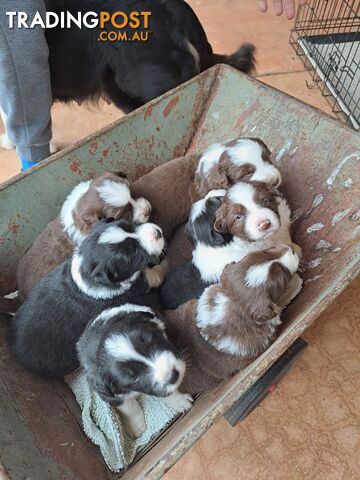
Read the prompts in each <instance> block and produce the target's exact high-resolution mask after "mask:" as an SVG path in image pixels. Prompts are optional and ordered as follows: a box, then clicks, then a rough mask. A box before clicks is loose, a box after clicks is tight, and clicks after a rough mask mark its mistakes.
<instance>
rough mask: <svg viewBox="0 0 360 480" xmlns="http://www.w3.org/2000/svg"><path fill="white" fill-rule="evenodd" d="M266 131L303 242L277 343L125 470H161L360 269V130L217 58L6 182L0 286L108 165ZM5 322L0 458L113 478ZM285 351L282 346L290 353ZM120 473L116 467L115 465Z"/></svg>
mask: <svg viewBox="0 0 360 480" xmlns="http://www.w3.org/2000/svg"><path fill="white" fill-rule="evenodd" d="M240 136H254V137H260V138H261V139H263V140H264V141H265V142H266V143H267V144H268V145H269V147H270V149H271V150H272V152H273V159H274V162H275V163H276V165H277V166H278V167H279V169H280V170H281V173H282V175H283V179H284V183H283V190H284V192H285V194H286V195H287V196H288V198H289V199H290V203H291V206H292V210H293V212H294V217H295V219H294V223H293V228H294V234H295V240H296V242H297V243H299V244H300V245H301V246H302V247H303V251H304V271H303V273H302V276H303V279H304V287H303V290H302V291H301V293H300V295H299V296H298V297H297V298H296V299H295V300H294V301H293V302H292V304H291V305H290V306H289V307H288V308H287V310H286V311H285V313H284V316H283V320H284V327H283V329H282V331H281V333H280V336H279V337H278V338H277V340H276V341H275V342H274V343H273V344H272V345H271V347H270V348H269V349H268V350H267V351H266V352H265V353H264V354H263V355H262V356H261V357H260V358H258V359H257V360H256V361H255V362H254V363H253V364H252V365H250V366H249V367H248V368H247V369H246V370H244V371H242V372H240V373H239V374H238V375H236V376H235V377H233V378H232V379H231V380H230V381H228V382H226V383H224V384H223V385H222V386H221V387H219V388H217V389H216V390H214V391H212V392H210V393H207V394H203V395H202V396H200V397H199V398H198V399H197V401H196V402H195V405H194V407H193V408H192V409H191V410H190V411H189V412H188V413H187V414H186V415H184V416H182V417H180V418H179V419H178V420H176V422H174V423H173V424H172V425H171V426H170V427H169V428H168V429H167V430H166V431H164V432H163V433H162V435H161V436H160V437H159V438H157V439H155V440H154V441H153V442H152V444H151V445H149V446H148V448H147V449H146V450H144V451H142V452H139V454H138V456H137V457H136V459H135V461H134V463H133V465H132V466H131V468H129V469H128V470H127V471H126V472H124V473H123V477H122V478H123V479H126V480H130V479H140V478H147V479H155V478H160V477H161V476H162V474H163V473H164V472H165V471H167V470H168V469H169V468H170V467H171V466H172V465H173V464H174V463H175V462H176V461H177V460H178V459H179V458H180V457H181V456H182V455H183V454H184V453H185V452H186V450H187V449H188V448H190V447H191V445H192V444H193V443H194V442H195V441H196V440H197V439H198V438H200V437H201V435H203V434H204V433H205V431H206V430H207V429H208V428H209V427H210V426H211V425H212V424H213V423H214V422H215V421H216V420H217V419H218V418H219V416H221V415H223V414H224V413H225V412H227V411H228V410H229V409H230V412H231V407H233V405H234V404H236V402H237V401H238V399H239V398H240V397H242V398H244V394H245V393H246V392H247V391H248V390H249V388H250V387H251V386H252V385H254V384H255V383H256V382H257V381H258V380H259V378H260V377H262V376H263V375H264V374H265V373H266V372H267V371H268V369H269V368H270V367H272V366H273V365H274V363H275V362H276V361H277V360H278V359H279V358H280V357H282V356H283V354H284V352H286V351H287V350H288V348H289V347H290V346H291V345H292V344H293V343H294V341H295V340H296V339H298V338H299V337H300V335H301V333H302V332H303V331H304V330H305V329H306V328H307V327H308V326H309V325H310V324H311V323H312V322H313V321H314V320H315V319H316V318H317V316H318V315H319V314H320V313H321V312H322V311H323V310H324V309H325V308H326V307H327V306H328V305H329V304H330V303H331V302H332V301H333V300H334V299H335V298H336V296H337V295H339V293H340V292H341V291H342V290H343V289H344V288H345V287H346V286H347V285H348V284H349V282H350V281H351V280H352V279H353V278H354V277H355V276H356V274H357V272H358V268H359V260H360V245H359V237H360V203H359V202H360V191H359V183H360V182H359V181H360V137H359V134H358V133H356V132H355V131H353V130H351V129H350V128H348V127H346V126H344V125H342V124H341V123H339V122H337V121H336V120H334V119H332V118H330V117H328V116H327V115H325V114H323V113H322V112H320V111H318V110H316V109H314V108H311V107H309V106H307V105H305V104H303V103H301V102H299V101H297V100H295V99H294V98H292V97H289V96H287V95H285V94H284V93H281V92H279V91H277V90H275V89H273V88H270V87H268V86H266V85H264V84H263V83H261V82H258V81H256V80H254V79H252V78H249V77H247V76H245V75H243V74H241V73H239V72H237V71H235V70H233V69H231V68H230V67H225V66H221V65H220V66H216V67H214V68H212V69H210V70H208V71H206V72H204V73H203V74H201V75H200V76H198V77H196V78H194V79H193V80H191V81H189V82H187V83H185V84H184V85H181V86H180V87H178V88H176V89H175V90H173V91H171V92H169V93H167V94H165V95H163V96H162V97H161V98H159V99H156V100H154V101H153V102H151V103H150V104H147V105H145V106H144V107H142V108H140V109H138V110H136V111H135V112H133V113H131V114H130V115H128V116H126V117H124V118H122V119H121V120H119V121H117V122H115V123H114V124H112V125H110V126H109V127H107V128H105V129H103V130H101V131H99V132H97V133H96V134H95V135H92V136H91V137H89V138H87V139H85V140H84V141H81V142H79V143H78V144H76V145H74V146H72V147H70V148H67V149H65V150H63V151H61V152H60V153H58V154H57V155H55V156H54V157H52V158H51V159H50V160H48V161H46V162H44V163H42V164H41V165H39V166H37V167H35V168H34V169H33V170H32V171H30V172H29V173H25V174H20V175H18V176H17V177H15V178H13V179H11V180H10V181H8V182H7V183H5V184H4V185H2V187H1V188H0V212H1V218H0V254H1V257H0V294H6V293H9V292H10V291H12V290H13V289H14V288H15V286H16V283H15V269H16V264H17V262H18V260H19V258H20V257H21V256H22V254H23V253H24V251H25V250H26V248H27V247H28V246H29V245H30V244H31V242H32V241H33V240H34V238H35V237H36V236H37V235H38V233H39V232H40V231H41V230H42V229H43V228H44V227H45V226H46V225H47V223H48V222H49V220H50V219H52V218H54V217H55V215H56V214H57V213H58V211H59V209H60V206H61V204H62V202H63V201H64V199H65V197H66V195H67V194H68V192H69V191H70V189H71V188H72V187H73V186H74V185H75V184H77V183H78V182H79V181H81V180H84V179H88V178H91V177H94V176H96V175H98V174H100V173H102V172H103V171H104V170H105V169H115V170H119V169H121V170H122V171H125V172H127V173H128V175H129V177H130V178H136V177H138V176H140V175H141V174H143V173H144V172H146V171H148V170H149V169H151V168H153V167H154V166H155V165H158V164H160V163H163V162H166V161H168V160H170V159H172V158H174V157H177V156H180V155H183V154H185V153H186V152H189V151H200V150H202V149H203V148H204V147H206V146H207V145H209V144H210V143H212V142H214V141H224V140H230V139H232V138H235V137H240ZM5 331H6V322H5V321H1V322H0V335H1V340H0V380H1V381H0V431H1V434H0V463H1V462H2V463H3V464H4V465H5V467H6V469H7V470H8V472H9V475H10V477H11V478H13V479H20V478H34V479H39V480H40V479H41V480H43V479H44V480H48V479H49V480H58V479H67V480H82V479H84V480H85V479H86V480H87V479H89V478H96V479H97V480H99V479H105V478H114V477H115V478H116V476H114V475H112V474H110V473H109V471H108V470H107V469H106V467H105V465H104V463H103V461H102V459H101V457H100V453H99V452H98V451H97V449H96V448H95V447H94V446H93V445H92V444H91V443H90V442H89V441H88V440H87V439H86V437H85V435H84V434H83V432H82V429H81V425H80V423H81V422H80V415H79V408H78V406H77V404H76V402H75V400H74V398H73V396H72V394H71V393H70V391H69V390H68V388H67V387H66V386H65V384H63V383H62V382H55V381H47V380H43V379H39V378H35V377H33V376H31V375H29V374H28V373H27V372H25V371H24V370H22V369H21V368H20V367H18V366H17V365H16V364H15V363H14V362H13V360H12V359H11V357H10V355H9V352H8V350H7V346H6V342H5V339H4V336H5ZM282 358H283V357H282ZM118 477H119V476H118Z"/></svg>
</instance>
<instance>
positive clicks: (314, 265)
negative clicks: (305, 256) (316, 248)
mask: <svg viewBox="0 0 360 480" xmlns="http://www.w3.org/2000/svg"><path fill="white" fill-rule="evenodd" d="M322 260H323V259H322V258H321V257H319V258H316V259H315V260H311V261H310V262H309V263H308V264H307V268H317V267H318V266H319V265H321V263H322Z"/></svg>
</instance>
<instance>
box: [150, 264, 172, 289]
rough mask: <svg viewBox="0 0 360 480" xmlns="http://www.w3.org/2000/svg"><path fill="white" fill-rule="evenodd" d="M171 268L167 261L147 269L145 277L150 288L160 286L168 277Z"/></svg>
mask: <svg viewBox="0 0 360 480" xmlns="http://www.w3.org/2000/svg"><path fill="white" fill-rule="evenodd" d="M168 271H169V268H168V266H167V264H166V263H165V262H162V263H160V265H155V267H152V268H146V269H145V278H146V281H147V282H148V284H149V287H150V288H159V287H160V285H161V284H162V283H163V281H164V280H165V278H166V275H167V274H168Z"/></svg>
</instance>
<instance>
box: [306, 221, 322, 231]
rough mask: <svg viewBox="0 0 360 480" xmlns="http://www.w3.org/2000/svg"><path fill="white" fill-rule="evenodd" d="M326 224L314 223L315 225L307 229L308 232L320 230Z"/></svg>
mask: <svg viewBox="0 0 360 480" xmlns="http://www.w3.org/2000/svg"><path fill="white" fill-rule="evenodd" d="M324 226H325V225H324V224H323V223H314V225H311V227H309V228H308V229H307V230H306V233H314V232H318V231H319V230H321V229H323V228H324Z"/></svg>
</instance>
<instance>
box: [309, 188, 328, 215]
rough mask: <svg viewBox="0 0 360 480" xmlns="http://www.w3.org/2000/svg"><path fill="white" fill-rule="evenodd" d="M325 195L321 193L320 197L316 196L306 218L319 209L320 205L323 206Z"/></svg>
mask: <svg viewBox="0 0 360 480" xmlns="http://www.w3.org/2000/svg"><path fill="white" fill-rule="evenodd" d="M324 198H325V197H324V195H323V194H322V193H319V194H318V195H316V197H315V198H314V200H313V203H312V205H311V207H310V208H309V210H308V211H307V212H306V214H305V215H306V216H309V215H310V213H311V212H312V211H313V210H315V208H316V207H318V206H319V205H321V204H322V202H323V201H324Z"/></svg>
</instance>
